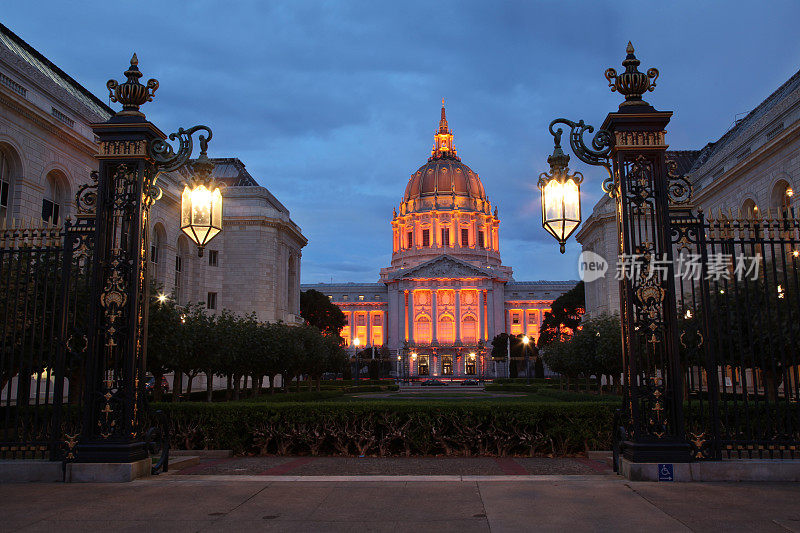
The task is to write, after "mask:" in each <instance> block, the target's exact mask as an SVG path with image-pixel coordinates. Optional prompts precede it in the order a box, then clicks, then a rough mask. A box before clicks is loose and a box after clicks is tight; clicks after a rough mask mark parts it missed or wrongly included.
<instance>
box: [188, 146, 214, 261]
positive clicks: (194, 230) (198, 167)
mask: <svg viewBox="0 0 800 533" xmlns="http://www.w3.org/2000/svg"><path fill="white" fill-rule="evenodd" d="M209 140H211V132H210V130H209V134H208V138H206V137H205V136H203V135H201V136H200V156H199V157H198V158H197V161H195V163H194V165H193V166H192V168H193V170H194V173H193V174H192V177H191V179H190V180H189V182H188V183H187V184H186V186H185V187H184V188H183V194H182V195H181V230H182V231H183V232H184V233H185V234H186V235H188V236H189V238H190V239H192V240H193V241H194V243H195V244H196V245H197V255H198V257H203V249H204V248H205V246H206V245H207V244H208V242H209V241H210V240H211V239H213V238H214V237H216V236H217V234H218V233H219V232H220V231H222V193H221V192H220V189H219V187H217V185H216V183H215V181H214V177H213V176H212V173H213V171H214V163H212V162H211V160H210V159H209V158H208V155H207V154H206V149H207V147H208V141H209Z"/></svg>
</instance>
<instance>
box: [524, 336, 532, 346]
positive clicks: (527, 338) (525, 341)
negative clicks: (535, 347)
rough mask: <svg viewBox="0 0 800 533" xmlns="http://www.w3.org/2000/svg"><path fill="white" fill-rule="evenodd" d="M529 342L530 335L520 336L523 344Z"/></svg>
mask: <svg viewBox="0 0 800 533" xmlns="http://www.w3.org/2000/svg"><path fill="white" fill-rule="evenodd" d="M529 342H531V338H530V337H528V336H527V335H525V336H524V337H522V343H523V344H528V343H529Z"/></svg>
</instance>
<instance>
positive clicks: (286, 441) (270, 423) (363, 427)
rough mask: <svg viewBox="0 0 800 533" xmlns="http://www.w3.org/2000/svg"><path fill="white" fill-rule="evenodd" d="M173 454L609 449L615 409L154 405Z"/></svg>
mask: <svg viewBox="0 0 800 533" xmlns="http://www.w3.org/2000/svg"><path fill="white" fill-rule="evenodd" d="M153 407H154V408H156V409H162V410H163V411H164V412H165V413H166V414H167V415H168V416H169V418H170V426H171V441H172V446H173V447H175V448H177V449H232V450H234V452H235V453H237V454H250V455H264V454H278V455H370V456H398V455H405V456H410V455H414V456H419V455H460V456H470V455H488V456H504V455H525V456H534V455H556V456H563V455H570V454H577V453H581V452H584V451H585V450H587V449H609V448H610V446H611V427H612V416H613V412H614V409H615V408H616V407H617V404H616V403H615V404H610V403H603V402H593V403H586V402H573V403H546V404H535V403H525V402H509V401H503V402H492V401H486V402H480V403H470V404H451V403H447V402H445V401H438V402H437V401H426V402H423V401H419V402H408V401H404V402H397V401H377V402H363V403H362V402H349V403H345V402H336V401H330V402H320V403H299V402H285V403H275V402H269V403H266V402H265V403H261V404H256V403H243V402H239V403H216V404H214V403H211V404H209V403H188V402H187V403H178V404H164V403H162V404H156V405H154V406H153Z"/></svg>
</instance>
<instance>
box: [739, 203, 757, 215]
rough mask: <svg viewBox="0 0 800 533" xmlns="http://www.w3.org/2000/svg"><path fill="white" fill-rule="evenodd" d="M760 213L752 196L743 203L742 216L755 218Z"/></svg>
mask: <svg viewBox="0 0 800 533" xmlns="http://www.w3.org/2000/svg"><path fill="white" fill-rule="evenodd" d="M757 214H758V206H757V205H756V203H755V202H754V201H753V199H752V198H748V199H747V200H745V201H744V202H743V203H742V216H743V217H744V218H753V217H755V216H756V215H757Z"/></svg>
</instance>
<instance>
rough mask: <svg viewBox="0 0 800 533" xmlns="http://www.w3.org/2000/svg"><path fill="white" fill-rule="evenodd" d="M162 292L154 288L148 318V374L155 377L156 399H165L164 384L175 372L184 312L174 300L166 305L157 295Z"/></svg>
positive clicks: (170, 300)
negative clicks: (176, 351) (162, 394)
mask: <svg viewBox="0 0 800 533" xmlns="http://www.w3.org/2000/svg"><path fill="white" fill-rule="evenodd" d="M157 294H159V290H158V288H157V287H155V286H154V285H152V286H151V289H150V295H151V296H150V310H149V312H148V313H149V314H148V318H147V361H146V363H147V371H148V372H150V373H151V374H153V378H154V384H153V399H154V400H155V401H160V400H161V393H162V390H161V381H162V380H163V378H164V374H166V373H167V372H169V371H170V370H171V362H172V360H173V354H174V352H175V349H176V348H175V347H176V346H177V345H179V344H180V343H182V342H183V341H182V339H181V337H180V336H181V335H182V333H181V331H180V327H181V312H180V311H179V310H178V307H177V306H176V305H175V301H174V300H172V299H166V300H164V301H163V302H162V301H160V300H159V299H158V297H157V296H156V295H157Z"/></svg>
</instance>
